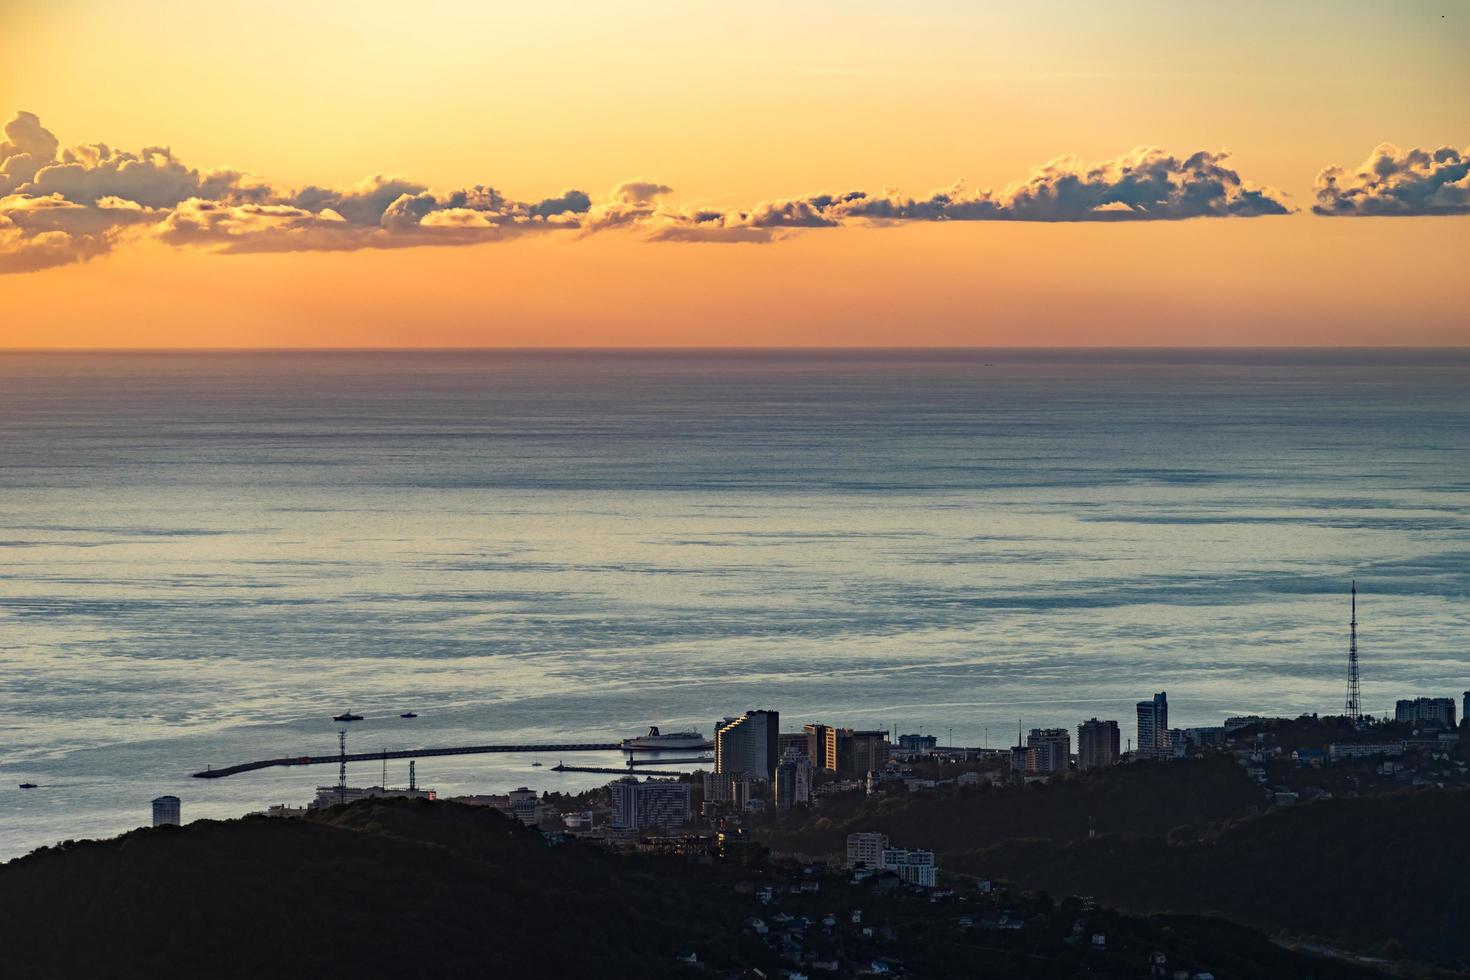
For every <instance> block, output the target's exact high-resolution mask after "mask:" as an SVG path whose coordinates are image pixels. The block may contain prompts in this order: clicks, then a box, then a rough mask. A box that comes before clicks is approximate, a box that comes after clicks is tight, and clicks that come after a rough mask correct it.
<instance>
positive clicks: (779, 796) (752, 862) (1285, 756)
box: [153, 691, 1470, 980]
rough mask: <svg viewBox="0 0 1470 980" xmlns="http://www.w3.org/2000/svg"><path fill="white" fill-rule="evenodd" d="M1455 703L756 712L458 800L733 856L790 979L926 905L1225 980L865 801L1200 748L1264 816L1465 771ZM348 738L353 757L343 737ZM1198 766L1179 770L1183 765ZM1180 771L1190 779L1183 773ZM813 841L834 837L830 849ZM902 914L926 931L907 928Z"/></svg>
mask: <svg viewBox="0 0 1470 980" xmlns="http://www.w3.org/2000/svg"><path fill="white" fill-rule="evenodd" d="M1350 707H1351V705H1350ZM1458 707H1459V708H1460V710H1459V711H1458V712H1457V710H1456V709H1457V705H1456V702H1455V700H1454V699H1453V698H1449V697H1436V696H1417V697H1412V698H1405V699H1402V700H1399V701H1398V702H1397V704H1396V706H1395V711H1394V715H1393V717H1392V718H1374V717H1369V716H1359V717H1357V718H1352V717H1350V716H1349V715H1348V714H1344V715H1342V716H1336V715H1334V716H1323V717H1318V716H1315V715H1305V716H1301V717H1298V718H1270V717H1261V716H1246V717H1231V718H1226V719H1224V720H1223V723H1222V724H1220V725H1216V726H1208V727H1191V728H1173V727H1170V724H1169V702H1168V697H1167V694H1166V693H1165V692H1159V693H1156V694H1154V695H1153V696H1151V697H1149V698H1147V699H1146V700H1141V701H1139V702H1138V703H1137V707H1136V719H1135V720H1136V738H1133V739H1130V740H1129V741H1130V742H1131V743H1132V744H1131V745H1128V747H1126V748H1124V747H1123V744H1122V738H1121V731H1120V725H1119V723H1118V721H1117V720H1115V719H1099V718H1089V719H1086V720H1083V721H1081V722H1079V723H1078V725H1077V726H1076V729H1075V742H1074V732H1073V731H1071V730H1068V729H1064V728H1045V729H1042V728H1033V729H1030V730H1029V731H1026V732H1024V734H1023V736H1022V737H1020V738H1018V740H1017V744H1015V745H1013V746H1009V747H1006V748H973V747H960V746H953V745H947V744H943V743H942V742H941V741H940V739H939V738H938V736H935V735H932V734H919V733H909V734H900V735H897V736H895V735H894V733H892V732H890V731H885V730H861V729H854V728H848V727H841V726H836V725H828V724H822V723H815V722H812V723H807V724H804V725H803V726H802V727H801V729H800V730H795V731H782V730H781V719H780V714H779V712H777V711H775V710H767V709H756V710H749V711H746V712H744V713H742V714H740V715H736V716H729V717H725V718H722V719H720V720H719V721H717V722H716V723H715V725H714V737H713V739H710V740H706V739H705V738H704V737H703V736H702V735H701V734H700V733H697V732H673V733H662V732H660V731H659V729H657V728H654V729H652V730H651V731H650V732H649V733H648V735H646V736H642V737H639V738H631V739H628V740H626V742H625V743H624V745H623V748H624V750H625V752H626V753H627V756H628V765H629V771H630V773H632V774H631V775H624V776H620V777H618V778H615V779H613V780H612V781H611V782H609V783H608V784H607V785H606V786H605V787H602V788H600V789H596V790H592V791H589V792H584V793H579V794H562V793H556V792H540V791H537V790H536V789H532V788H530V787H521V788H518V789H515V790H512V791H510V792H507V793H500V794H477V795H466V796H455V797H450V798H448V800H449V801H450V802H453V803H459V804H465V805H468V806H471V807H485V808H490V809H493V810H495V811H498V812H500V813H501V814H503V815H504V816H505V817H507V818H509V819H511V820H513V821H515V822H516V823H518V824H520V825H523V826H524V827H525V828H528V830H527V832H531V833H538V834H539V835H540V837H541V839H542V840H543V841H544V843H545V844H546V845H547V846H549V847H557V846H563V845H567V844H570V843H573V842H577V843H581V844H592V845H596V846H599V847H602V848H604V849H606V850H608V851H610V852H612V853H615V854H622V855H628V856H638V855H651V856H661V857H664V858H677V859H681V860H683V861H684V862H687V863H691V864H693V865H696V866H699V865H704V866H707V867H711V868H716V869H718V870H719V871H720V872H721V874H722V876H728V874H729V873H730V872H731V871H732V870H735V875H736V878H737V880H735V881H734V882H733V883H731V884H729V885H728V887H729V888H730V889H731V892H732V893H733V894H732V899H733V900H734V901H737V902H741V903H744V904H745V905H746V906H747V909H746V911H747V912H748V914H746V915H745V916H744V917H743V918H742V919H741V920H740V923H739V926H738V929H739V932H740V933H741V938H743V939H745V940H747V941H750V940H753V941H756V942H758V943H759V944H761V945H762V946H763V947H765V948H766V949H767V950H768V951H769V953H770V955H771V956H772V958H773V959H775V960H777V961H779V962H780V963H782V964H783V967H782V968H781V970H780V971H779V972H777V973H776V974H774V975H775V976H780V977H783V978H785V980H804V978H809V977H812V976H834V977H847V976H863V975H873V976H903V975H906V974H908V973H909V970H908V969H907V968H906V961H907V959H908V958H910V957H911V956H912V954H913V946H912V938H913V934H914V929H913V928H912V924H913V923H914V922H915V921H922V922H923V923H924V929H925V930H926V932H925V933H924V934H925V935H927V934H928V933H927V930H932V929H934V928H943V929H945V930H947V931H948V932H949V933H950V934H952V935H953V936H956V937H965V936H974V937H979V938H977V939H976V942H978V943H979V944H980V946H981V947H984V948H1000V949H1011V950H1016V949H1023V950H1031V951H1032V954H1033V955H1043V954H1045V955H1051V956H1055V955H1066V956H1072V957H1081V959H1080V960H1079V962H1083V963H1086V962H1089V961H1090V962H1091V963H1092V964H1093V965H1094V966H1096V965H1098V964H1102V963H1104V962H1107V963H1113V964H1116V963H1117V962H1118V961H1119V959H1120V958H1121V959H1122V961H1123V962H1125V963H1131V964H1135V965H1140V969H1139V970H1137V971H1136V972H1134V973H1123V974H1118V975H1137V976H1150V977H1169V978H1173V980H1213V978H1214V977H1215V973H1214V972H1212V966H1213V965H1212V964H1211V963H1207V962H1193V961H1190V962H1180V961H1179V960H1178V958H1177V956H1176V958H1175V959H1173V960H1171V959H1170V957H1169V955H1168V954H1166V953H1164V952H1162V951H1160V950H1157V949H1153V948H1149V942H1148V941H1147V939H1146V938H1140V937H1139V936H1137V935H1134V934H1131V933H1130V932H1129V928H1128V925H1127V923H1126V921H1125V920H1120V919H1119V917H1118V916H1117V914H1116V913H1113V912H1109V911H1107V910H1104V909H1099V907H1098V904H1097V903H1096V902H1095V901H1094V900H1093V899H1091V898H1088V897H1085V896H1073V897H1070V898H1068V899H1066V900H1065V901H1064V902H1060V903H1057V902H1054V901H1053V900H1052V899H1050V898H1049V897H1046V896H1041V897H1040V898H1038V897H1037V896H1036V895H1034V894H1031V893H1028V892H1026V891H1023V890H1020V889H1018V888H1016V887H1014V886H1013V885H1012V884H1011V883H1010V882H1007V881H1005V880H1003V879H998V878H994V877H991V876H986V875H983V874H976V873H974V871H973V869H971V868H969V867H960V868H955V869H950V868H946V867H942V864H943V860H942V853H943V845H944V844H945V843H947V842H945V841H931V840H928V839H926V838H925V834H924V832H923V830H922V826H920V827H919V828H917V829H912V830H910V831H909V832H907V833H906V834H905V835H904V837H903V838H902V839H897V838H895V837H893V836H891V835H890V834H889V833H886V832H884V831H883V830H882V829H877V828H876V827H874V828H865V827H863V826H862V822H861V815H864V814H867V815H873V814H879V815H881V814H884V813H885V812H888V810H889V803H886V802H885V801H891V802H892V803H894V804H899V803H902V802H903V801H905V800H924V801H930V802H931V803H932V804H933V805H934V806H938V807H943V806H945V804H946V801H948V802H949V803H950V804H958V803H962V802H963V801H966V800H973V799H975V798H977V797H979V796H982V795H983V794H987V793H995V792H998V791H1003V790H1011V791H1018V790H1019V791H1023V792H1024V791H1025V789H1026V788H1028V787H1046V786H1052V787H1055V786H1057V785H1060V784H1065V783H1067V782H1068V781H1076V780H1085V779H1088V778H1089V777H1090V776H1096V775H1097V774H1099V773H1100V772H1102V771H1106V770H1110V769H1118V768H1120V767H1122V768H1126V767H1140V768H1139V771H1140V772H1142V771H1144V770H1145V769H1146V768H1147V767H1154V770H1155V771H1163V772H1166V773H1167V772H1168V769H1169V768H1171V767H1172V766H1173V765H1179V766H1187V765H1188V764H1190V763H1195V764H1197V765H1204V766H1214V767H1216V768H1215V769H1214V770H1212V771H1213V772H1218V767H1219V766H1221V765H1228V766H1230V767H1232V768H1235V769H1238V770H1239V771H1240V772H1243V774H1244V776H1245V777H1246V779H1247V780H1248V782H1249V785H1250V786H1251V787H1252V793H1253V794H1254V801H1253V802H1251V803H1248V804H1246V806H1245V807H1244V810H1243V812H1245V813H1247V814H1260V813H1266V812H1270V811H1272V810H1274V809H1280V808H1289V807H1295V806H1300V805H1302V804H1306V803H1310V802H1312V801H1321V800H1330V799H1333V798H1334V797H1337V796H1348V797H1357V796H1371V795H1375V794H1380V793H1389V792H1393V791H1395V790H1399V789H1404V788H1430V789H1445V788H1452V787H1466V786H1470V755H1467V753H1466V752H1465V751H1464V749H1463V748H1462V744H1461V743H1462V735H1463V734H1464V725H1463V720H1464V719H1465V717H1466V715H1467V713H1470V691H1466V692H1465V693H1464V695H1463V701H1462V703H1461V705H1459V706H1458ZM340 744H341V747H342V750H343V753H344V758H345V749H346V742H345V737H344V739H343V740H342V742H341V743H340ZM671 750H672V751H673V752H676V753H678V752H682V753H684V755H683V756H682V757H681V758H679V759H677V760H672V761H674V762H683V763H685V764H691V763H712V767H710V768H705V767H704V765H700V766H699V767H698V768H695V769H693V770H690V771H682V772H680V773H678V774H672V773H663V774H660V775H649V774H648V770H649V769H650V768H651V767H652V766H653V765H655V764H656V763H657V762H659V761H665V760H662V759H657V758H655V757H654V756H653V755H651V754H667V753H668V752H669V751H671ZM689 753H699V754H697V755H690V754H689ZM1158 767H1165V768H1163V769H1162V770H1160V769H1158ZM385 769H386V764H385ZM415 769H416V766H415V763H414V762H410V764H409V772H410V778H409V784H408V785H407V786H406V787H398V788H394V787H389V786H386V785H374V786H367V787H357V786H349V785H347V784H346V765H345V763H344V764H343V765H342V766H341V769H340V772H341V774H342V777H341V781H340V782H339V783H338V784H337V785H332V786H323V787H321V788H320V789H319V791H318V794H317V796H316V798H315V799H314V800H312V801H310V802H309V803H307V804H305V805H303V806H290V805H285V804H282V805H277V806H272V807H270V808H269V809H268V810H266V811H263V812H262V814H257V816H261V815H264V816H267V817H274V818H299V817H303V816H305V815H308V814H312V813H316V812H323V811H328V810H330V809H331V808H333V807H338V806H341V805H344V804H354V803H359V802H361V801H370V800H396V799H408V800H423V801H433V800H436V799H438V797H437V794H436V793H435V791H434V790H433V789H431V788H426V787H422V786H420V785H418V782H417V776H416V774H415ZM1201 771H1202V772H1203V771H1204V770H1201ZM1190 772H1191V771H1189V770H1186V769H1181V770H1179V774H1180V776H1183V777H1185V778H1186V779H1189V778H1192V776H1191V775H1190ZM385 782H386V780H385ZM1166 784H1168V785H1172V786H1174V787H1175V789H1174V791H1179V789H1181V788H1183V789H1185V791H1187V790H1188V783H1181V782H1180V781H1179V780H1177V779H1176V780H1172V781H1168V780H1166ZM1131 791H1132V790H1130V792H1131ZM180 809H181V803H180V800H179V799H178V798H177V797H173V796H166V797H161V798H159V799H157V800H155V801H154V803H153V822H154V824H155V826H157V825H165V824H177V823H179V822H180V816H181V812H180ZM854 814H856V815H858V819H857V822H856V823H854V822H853V821H852V819H851V817H852V815H854ZM838 816H843V817H847V818H849V819H846V820H844V821H843V826H844V828H851V829H850V830H848V831H847V832H845V833H843V834H842V835H841V836H840V837H838V838H833V837H831V835H830V834H828V835H822V834H815V835H814V834H812V833H811V831H813V829H814V828H815V829H818V830H820V829H830V828H831V827H832V825H833V818H834V817H838ZM1079 819H1080V817H1079ZM1085 819H1086V820H1087V822H1088V826H1087V827H1086V829H1085V836H1086V837H1088V838H1093V837H1096V836H1097V835H1098V834H1099V833H1110V832H1117V831H1119V830H1125V831H1126V830H1127V829H1128V828H1119V827H1099V826H1097V824H1096V819H1095V817H1093V816H1091V815H1089V816H1087V817H1086V818H1085ZM875 822H876V823H881V822H882V821H875ZM824 825H825V826H824ZM1079 836H1080V835H1079ZM813 840H827V841H831V842H833V843H835V844H836V846H835V849H830V850H827V851H820V850H813V849H811V848H810V847H809V846H808V845H809V844H810V842H811V841H813ZM793 842H795V844H796V845H797V846H791V845H792V844H793ZM722 880H723V878H722ZM899 920H904V921H908V922H909V923H910V928H908V929H904V930H901V929H900V928H899V927H898V926H896V925H895V922H896V921H899ZM1109 924H1111V925H1109ZM905 933H907V934H908V935H909V943H908V945H906V944H905V939H904V934H905ZM985 937H988V938H985ZM1058 944H1060V945H1058ZM708 956H709V953H708V952H707V951H703V950H700V949H688V950H682V951H680V952H679V953H678V954H677V956H676V957H675V959H676V961H677V962H678V963H680V964H682V965H683V966H685V967H687V968H689V969H690V970H697V971H704V970H706V969H707V968H708V967H709V962H708V959H707V958H708ZM1090 969H1091V968H1089V970H1090ZM728 975H731V976H752V977H753V976H768V975H771V974H767V973H766V972H763V971H760V970H755V971H754V972H749V971H744V972H736V973H733V974H728ZM1087 975H1092V973H1091V972H1089V973H1088V974H1087ZM1098 975H1110V974H1107V973H1106V972H1105V971H1103V972H1101V973H1099V974H1098ZM1237 975H1238V974H1237Z"/></svg>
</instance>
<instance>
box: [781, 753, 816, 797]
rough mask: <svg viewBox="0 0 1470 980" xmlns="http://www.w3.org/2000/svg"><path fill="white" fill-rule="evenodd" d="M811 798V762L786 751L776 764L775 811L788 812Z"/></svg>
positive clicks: (802, 756)
mask: <svg viewBox="0 0 1470 980" xmlns="http://www.w3.org/2000/svg"><path fill="white" fill-rule="evenodd" d="M811 798H812V762H811V760H810V759H808V758H807V757H806V756H804V755H798V754H797V752H796V750H795V749H788V750H787V752H786V754H785V755H783V756H782V757H781V761H780V762H778V763H776V809H778V810H789V809H791V808H792V807H793V806H796V805H797V804H798V803H807V802H810V801H811Z"/></svg>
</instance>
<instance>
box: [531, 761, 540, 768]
mask: <svg viewBox="0 0 1470 980" xmlns="http://www.w3.org/2000/svg"><path fill="white" fill-rule="evenodd" d="M531 765H533V766H537V767H540V765H541V763H539V762H533V763H531Z"/></svg>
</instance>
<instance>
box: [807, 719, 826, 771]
mask: <svg viewBox="0 0 1470 980" xmlns="http://www.w3.org/2000/svg"><path fill="white" fill-rule="evenodd" d="M801 731H802V734H803V735H805V736H806V757H807V758H808V759H810V760H812V765H813V766H816V767H817V768H818V769H826V768H827V726H826V725H811V724H808V725H802V726H801Z"/></svg>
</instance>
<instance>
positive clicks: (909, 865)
mask: <svg viewBox="0 0 1470 980" xmlns="http://www.w3.org/2000/svg"><path fill="white" fill-rule="evenodd" d="M848 839H849V840H851V838H848ZM883 870H885V871H892V872H894V873H896V874H897V875H898V877H899V880H900V881H902V882H903V883H904V884H905V885H918V886H920V887H922V888H933V887H934V875H935V871H936V870H938V865H936V864H935V863H934V852H933V851H909V850H905V849H904V848H901V847H885V848H884V849H883Z"/></svg>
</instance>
